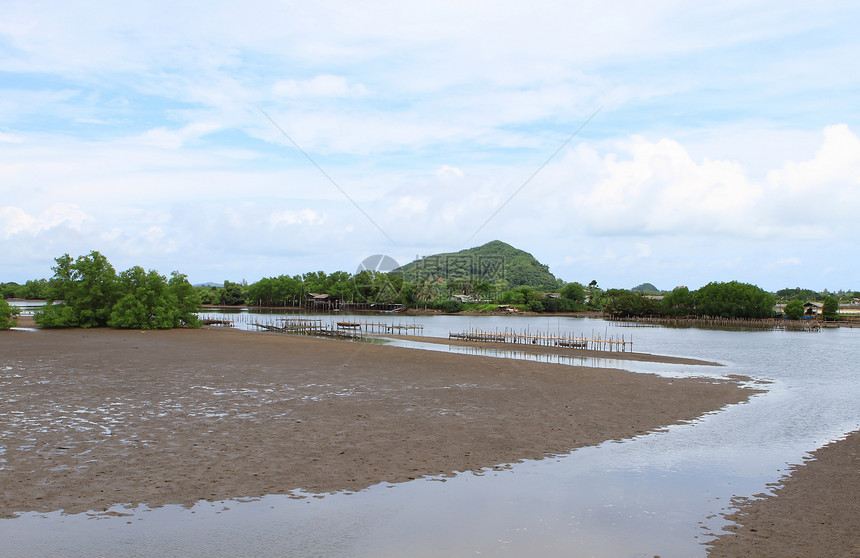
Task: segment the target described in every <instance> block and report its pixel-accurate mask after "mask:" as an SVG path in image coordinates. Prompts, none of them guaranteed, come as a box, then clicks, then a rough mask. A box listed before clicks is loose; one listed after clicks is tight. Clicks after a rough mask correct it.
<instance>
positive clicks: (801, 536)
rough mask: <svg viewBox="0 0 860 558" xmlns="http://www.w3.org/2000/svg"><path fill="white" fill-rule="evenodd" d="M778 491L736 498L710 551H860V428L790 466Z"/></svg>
mask: <svg viewBox="0 0 860 558" xmlns="http://www.w3.org/2000/svg"><path fill="white" fill-rule="evenodd" d="M789 474H790V476H789V477H787V478H785V479H784V480H783V481H782V482H781V483H779V486H778V488H776V490H775V493H774V495H769V496H766V497H765V495H764V494H759V495H757V496H758V497H759V498H763V499H756V500H746V499H737V500H735V501H734V504H735V505H736V506H737V507H738V511H737V512H735V513H734V514H732V515H729V516H727V518H728V519H730V520H732V521H735V522H737V523H738V525H731V526H729V527H727V528H726V529H727V530H728V531H730V533H729V534H725V535H722V536H720V537H719V538H718V539H717V540H716V541H715V542H714V543H713V544H712V548H711V549H710V551H709V553H708V556H710V557H713V558H718V557H719V558H723V557H725V558H729V557H735V556H768V557H769V556H773V557H780V558H794V557H796V558H801V557H807V556H817V557H825V556H834V557H840V558H858V557H860V431H858V432H854V433H853V434H851V435H849V436H848V438H847V439H845V440H843V441H840V442H835V443H832V444H829V445H826V446H824V447H822V448H820V449H819V450H818V451H816V452H814V453H813V454H812V459H811V460H807V462H806V463H805V464H803V465H799V466H794V467H792V468H791V471H790V473H789Z"/></svg>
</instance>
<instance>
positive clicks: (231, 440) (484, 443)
mask: <svg viewBox="0 0 860 558" xmlns="http://www.w3.org/2000/svg"><path fill="white" fill-rule="evenodd" d="M0 390H2V393H3V398H4V402H3V410H2V412H1V413H0V432H3V433H4V434H3V441H2V445H3V446H4V447H5V455H3V459H5V462H0V485H2V486H3V491H2V497H0V498H2V499H0V517H8V516H11V515H13V514H14V512H19V511H50V510H56V509H64V510H65V511H66V512H68V513H73V512H81V511H86V510H90V509H95V510H99V509H106V508H108V507H109V506H111V505H112V504H115V503H135V504H137V503H144V504H147V505H150V506H158V505H163V504H188V505H190V504H193V503H194V502H196V501H198V500H200V499H206V500H220V499H225V498H233V497H241V496H259V495H264V494H275V493H288V492H290V491H292V490H294V489H304V490H306V491H310V492H327V491H338V490H353V491H354V490H360V489H362V488H365V487H367V486H370V485H373V484H376V483H379V482H398V481H405V480H408V479H412V478H416V477H420V476H425V475H447V474H451V473H453V472H455V471H466V470H478V469H481V468H486V467H494V466H498V465H501V464H505V463H510V462H515V461H518V460H522V459H531V458H541V457H544V456H547V455H553V454H560V453H566V452H568V451H570V450H571V449H573V448H576V447H581V446H587V445H593V444H597V443H600V442H602V441H604V440H608V439H617V438H625V437H631V436H635V435H638V434H642V433H645V432H648V431H651V430H654V429H658V428H660V427H662V426H665V425H668V424H672V423H677V422H680V421H685V420H690V419H694V418H695V417H697V416H699V415H701V414H703V413H705V412H707V411H711V410H715V409H718V408H720V407H722V406H724V405H726V404H729V403H735V402H739V401H742V400H745V399H746V398H747V397H748V396H749V395H750V394H751V393H752V392H751V391H750V390H745V389H742V388H740V387H738V386H737V385H736V384H734V383H732V382H715V381H713V380H710V379H707V380H704V379H702V380H700V379H683V380H679V379H664V378H660V377H657V376H654V375H647V374H632V373H628V372H623V371H618V370H607V369H592V368H581V367H572V366H564V365H557V364H545V363H536V362H526V361H516V360H502V359H497V358H489V357H480V356H471V355H454V354H446V353H438V352H433V351H419V350H410V349H400V348H395V347H389V346H382V345H374V344H369V343H354V342H347V341H335V340H320V339H314V338H307V337H298V336H285V335H279V334H267V333H252V332H243V331H234V330H218V329H203V330H174V331H147V332H141V331H119V330H59V331H35V332H28V331H7V332H0Z"/></svg>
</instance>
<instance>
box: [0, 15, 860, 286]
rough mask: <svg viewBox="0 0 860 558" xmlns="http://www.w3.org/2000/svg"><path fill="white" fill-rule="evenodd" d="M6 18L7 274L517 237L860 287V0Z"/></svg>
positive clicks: (1, 220) (728, 276)
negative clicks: (79, 260) (80, 259)
mask: <svg viewBox="0 0 860 558" xmlns="http://www.w3.org/2000/svg"><path fill="white" fill-rule="evenodd" d="M712 4H716V6H715V5H712ZM2 12H3V15H2V17H0V281H18V282H22V281H24V280H27V279H32V278H37V277H48V276H50V275H51V273H52V272H51V269H50V267H51V265H52V264H53V259H54V258H55V257H57V256H59V255H61V254H63V253H70V254H71V255H73V256H77V255H81V254H86V253H88V252H89V251H91V250H99V251H100V252H102V253H103V254H105V255H106V256H107V257H108V259H109V260H110V261H111V262H112V263H113V264H114V266H115V267H116V268H117V270H123V269H127V268H128V267H130V266H132V265H141V266H143V267H145V268H147V269H150V268H151V269H157V270H158V271H160V272H162V273H164V274H168V273H169V272H170V271H172V270H179V271H182V272H184V273H186V274H187V275H188V276H189V278H190V279H191V281H192V282H205V281H217V282H220V281H223V280H225V279H229V280H232V281H241V280H242V279H245V280H247V281H248V282H253V281H256V280H258V279H259V278H261V277H264V276H274V275H280V274H284V273H286V274H296V273H301V272H305V271H312V270H324V271H327V272H331V271H335V270H346V271H350V272H353V271H355V270H356V269H357V267H358V266H359V264H360V262H361V261H362V260H363V259H364V258H365V257H366V256H369V255H372V254H379V253H381V254H388V255H390V256H392V257H394V258H395V259H396V260H397V261H399V262H401V263H406V262H408V261H410V260H412V259H413V258H414V257H415V256H416V255H429V254H432V253H436V252H440V251H454V250H459V249H462V248H467V247H471V246H477V245H479V244H483V243H485V242H488V241H490V240H494V239H499V240H503V241H505V242H508V243H510V244H513V245H515V246H517V247H518V248H522V249H524V250H527V251H529V252H531V253H532V254H534V255H535V256H536V257H537V258H538V259H539V260H541V261H542V262H544V263H546V264H548V265H549V266H550V270H551V271H552V272H553V273H555V274H556V276H558V277H560V278H562V279H564V280H566V281H580V282H584V283H587V282H589V281H591V280H597V281H598V283H599V284H600V285H601V286H603V287H625V288H630V287H633V286H636V285H638V284H640V283H642V282H651V283H654V284H655V285H656V286H657V287H659V288H663V289H671V288H672V287H674V286H676V285H687V286H689V287H691V288H697V287H700V286H702V285H704V284H706V283H708V282H710V281H729V280H739V281H744V282H750V283H755V284H758V285H759V286H761V287H763V288H766V289H769V290H776V289H780V288H783V287H795V286H802V287H808V288H813V289H816V290H821V289H825V288H827V289H830V290H838V289H852V290H855V289H860V254H858V252H860V251H858V236H860V218H858V215H860V101H858V99H860V72H858V70H857V67H858V66H857V64H858V62H857V61H858V60H860V34H858V33H857V29H858V24H860V4H858V3H857V2H854V1H846V2H839V1H833V2H816V3H812V2H791V1H789V2H786V1H785V0H780V1H775V2H769V1H765V2H756V1H749V0H744V1H737V2H735V1H723V2H719V3H693V2H679V1H672V0H653V1H650V2H639V1H629V2H625V1H619V2H603V1H588V0H581V1H577V2H555V1H553V2H549V1H542V0H535V1H531V2H519V1H518V2H500V1H495V2H482V1H469V2H463V1H462V0H459V1H456V2H447V1H437V2H426V1H425V2H347V1H318V2H289V1H282V2H277V1H253V0H252V1H246V2H243V3H241V5H240V4H237V3H234V2H212V1H207V2H194V1H191V2H173V1H171V2H158V1H150V2H135V3H127V2H99V1H82V2H59V1H57V2H39V1H35V2H34V1H33V0H26V1H17V0H4V2H3V8H2ZM583 124H584V126H583ZM580 128H581V130H579V129H580ZM577 130H579V132H578V133H576V132H577Z"/></svg>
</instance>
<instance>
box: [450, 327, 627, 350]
mask: <svg viewBox="0 0 860 558" xmlns="http://www.w3.org/2000/svg"><path fill="white" fill-rule="evenodd" d="M448 339H456V340H459V341H471V342H476V343H509V344H512V345H538V346H542V347H564V348H569V349H585V350H593V351H619V352H626V351H632V350H633V336H630V337H629V338H627V337H625V336H624V335H619V336H611V335H606V336H605V337H601V336H600V335H596V334H594V333H592V335H591V337H585V336H576V335H573V334H568V335H559V334H548V333H542V332H540V331H537V332H535V333H531V332H530V331H528V330H526V331H513V330H508V329H506V330H504V331H480V330H477V329H475V330H470V331H465V332H462V333H453V332H452V333H449V334H448Z"/></svg>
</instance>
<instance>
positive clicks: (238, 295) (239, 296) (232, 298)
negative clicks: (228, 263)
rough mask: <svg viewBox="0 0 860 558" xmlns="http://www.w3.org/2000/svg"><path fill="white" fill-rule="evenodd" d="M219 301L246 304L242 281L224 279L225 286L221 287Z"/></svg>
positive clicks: (220, 302)
mask: <svg viewBox="0 0 860 558" xmlns="http://www.w3.org/2000/svg"><path fill="white" fill-rule="evenodd" d="M218 302H219V304H226V305H228V306H236V305H237V304H245V292H244V288H243V285H242V284H241V283H233V282H232V281H224V288H223V289H221V297H220V299H219V300H218Z"/></svg>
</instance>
